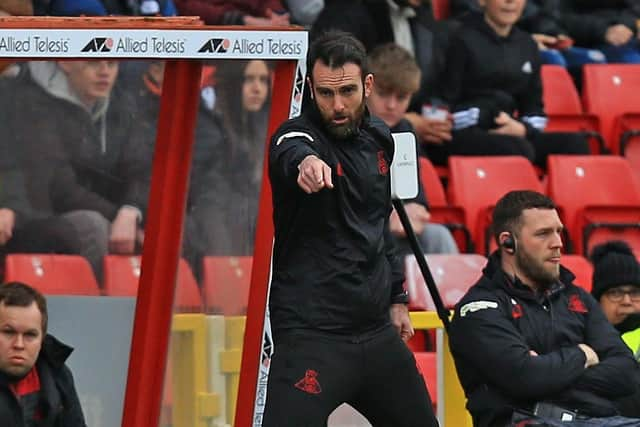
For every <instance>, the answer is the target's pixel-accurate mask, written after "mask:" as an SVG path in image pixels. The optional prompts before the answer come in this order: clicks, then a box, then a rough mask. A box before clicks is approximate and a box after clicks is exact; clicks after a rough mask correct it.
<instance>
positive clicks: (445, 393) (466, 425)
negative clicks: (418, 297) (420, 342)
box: [411, 311, 472, 427]
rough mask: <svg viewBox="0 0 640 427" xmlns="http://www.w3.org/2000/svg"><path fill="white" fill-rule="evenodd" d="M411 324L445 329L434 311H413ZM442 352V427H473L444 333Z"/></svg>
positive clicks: (439, 394) (420, 327)
mask: <svg viewBox="0 0 640 427" xmlns="http://www.w3.org/2000/svg"><path fill="white" fill-rule="evenodd" d="M411 323H412V324H413V327H414V329H424V330H426V329H443V325H442V321H441V320H440V318H438V314H437V313H436V312H433V311H412V312H411ZM443 344H444V345H443V346H442V348H441V349H438V350H440V351H442V360H443V363H442V370H440V369H438V375H442V378H443V381H442V384H443V390H438V391H439V392H440V391H442V393H438V396H442V397H438V405H441V404H442V405H444V411H443V413H444V419H443V420H441V421H442V426H441V427H471V426H472V423H471V416H470V415H469V412H467V410H466V408H465V402H466V398H465V396H464V391H463V390H462V386H461V385H460V381H459V380H458V374H457V372H456V367H455V364H454V362H453V357H452V356H451V351H450V349H449V337H448V336H447V334H446V332H445V333H444V340H443Z"/></svg>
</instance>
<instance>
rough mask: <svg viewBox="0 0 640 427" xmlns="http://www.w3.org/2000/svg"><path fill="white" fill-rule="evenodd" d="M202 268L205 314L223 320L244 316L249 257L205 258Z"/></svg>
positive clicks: (249, 269) (249, 264)
mask: <svg viewBox="0 0 640 427" xmlns="http://www.w3.org/2000/svg"><path fill="white" fill-rule="evenodd" d="M203 264H204V265H203V267H204V268H203V286H204V295H205V304H206V307H207V312H209V313H216V314H224V315H226V316H239V315H244V314H246V313H247V304H248V301H249V286H250V282H251V269H252V264H253V257H251V256H241V257H235V256H206V257H204V258H203Z"/></svg>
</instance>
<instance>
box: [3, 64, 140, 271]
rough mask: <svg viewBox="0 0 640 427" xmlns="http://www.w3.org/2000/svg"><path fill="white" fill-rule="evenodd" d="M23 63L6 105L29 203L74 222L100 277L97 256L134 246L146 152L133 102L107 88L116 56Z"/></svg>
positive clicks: (115, 71)
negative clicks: (11, 101) (11, 103)
mask: <svg viewBox="0 0 640 427" xmlns="http://www.w3.org/2000/svg"><path fill="white" fill-rule="evenodd" d="M27 68H28V70H27V71H28V73H25V75H23V76H21V77H20V78H19V81H18V82H17V83H16V86H17V88H16V93H19V94H20V96H17V97H16V100H15V101H14V104H15V105H14V106H13V108H12V110H13V117H14V119H13V120H14V122H15V123H16V125H15V126H14V127H15V139H16V141H15V144H16V146H19V147H21V148H22V150H24V155H23V158H22V168H23V171H24V174H25V182H26V187H27V193H28V196H29V199H30V202H31V205H32V206H33V208H34V209H37V210H38V211H39V212H41V213H44V214H56V215H64V217H66V218H68V219H70V220H71V221H72V222H73V225H74V227H75V228H76V230H77V232H78V234H79V235H80V236H82V242H81V245H82V250H81V252H80V254H81V255H84V256H85V257H86V258H87V259H89V261H90V262H91V265H92V266H93V268H94V271H96V272H97V275H98V277H100V267H101V263H102V257H103V255H105V254H106V253H107V252H108V251H111V252H113V253H122V254H128V253H133V252H134V250H135V248H136V243H137V239H138V237H139V236H138V231H139V230H138V225H139V223H140V221H141V218H142V213H143V210H144V207H145V206H146V203H147V194H148V184H149V176H150V164H151V156H152V155H151V151H150V150H149V148H148V147H147V146H146V145H145V144H144V141H143V140H142V136H141V135H140V130H139V129H138V127H137V126H136V116H135V110H134V108H133V105H134V103H133V101H132V100H131V99H130V98H129V97H128V96H126V95H127V94H125V93H119V94H115V93H112V89H113V84H114V82H115V79H116V76H117V74H118V63H117V62H114V61H60V62H30V63H29V64H28V67H27ZM27 74H28V75H27Z"/></svg>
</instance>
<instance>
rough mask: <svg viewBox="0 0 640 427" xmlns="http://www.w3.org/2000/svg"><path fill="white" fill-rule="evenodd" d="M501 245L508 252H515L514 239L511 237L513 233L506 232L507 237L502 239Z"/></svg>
mask: <svg viewBox="0 0 640 427" xmlns="http://www.w3.org/2000/svg"><path fill="white" fill-rule="evenodd" d="M502 247H503V248H504V249H505V251H506V252H507V253H508V254H512V255H513V254H515V253H516V240H515V239H514V238H513V234H511V233H507V237H505V239H504V240H503V241H502Z"/></svg>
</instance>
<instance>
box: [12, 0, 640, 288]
mask: <svg viewBox="0 0 640 427" xmlns="http://www.w3.org/2000/svg"><path fill="white" fill-rule="evenodd" d="M437 3H438V4H439V5H440V6H439V7H440V8H441V2H437ZM435 6H436V3H434V4H432V3H431V2H430V1H429V0H349V1H346V0H340V1H338V0H325V1H323V0H310V1H301V0H283V1H280V0H268V1H256V0H32V1H15V0H0V13H1V14H7V15H53V16H104V15H131V16H173V15H188V16H199V17H200V18H201V19H202V20H203V21H204V22H205V23H206V24H210V25H259V26H286V25H290V24H297V25H302V26H304V27H306V28H307V29H309V35H310V38H311V39H313V38H315V37H317V36H318V35H319V34H321V33H322V32H323V31H325V30H328V29H343V30H347V31H349V32H351V33H353V34H354V35H355V36H356V37H357V38H358V39H360V40H361V41H362V42H363V44H364V45H365V47H366V48H367V49H368V51H369V53H370V54H371V55H372V56H371V62H372V69H373V71H374V72H375V74H376V77H375V84H374V91H373V94H372V97H371V99H370V100H369V102H368V105H369V108H370V109H371V110H372V112H373V114H375V115H378V116H380V117H381V118H383V119H384V121H385V122H387V125H388V126H389V127H391V128H395V129H397V130H402V131H411V132H414V134H415V136H416V138H417V140H418V142H419V144H418V148H419V154H420V155H423V156H427V157H428V158H429V159H430V160H431V161H432V162H433V163H434V164H436V165H446V163H447V158H448V156H450V155H522V156H525V157H527V158H528V159H529V160H531V162H533V163H534V164H535V165H537V166H539V167H540V168H544V166H545V161H546V157H547V156H548V155H549V154H557V153H564V154H587V153H589V146H588V143H587V141H586V139H585V138H584V137H583V136H582V135H579V134H571V133H562V134H555V133H549V132H544V128H545V125H546V115H545V111H544V105H543V103H542V84H541V78H540V66H541V64H543V63H554V64H560V65H563V66H565V67H567V68H568V69H569V71H570V72H571V73H572V74H573V75H574V76H575V78H576V82H579V75H580V69H581V66H582V65H584V64H587V63H604V62H639V61H640V49H639V41H638V31H637V20H638V19H640V5H639V4H638V2H636V1H633V0H610V1H602V0H589V1H585V0H580V1H578V0H566V1H558V0H529V1H528V2H525V0H450V2H447V6H448V8H449V9H448V10H449V15H448V16H447V19H442V13H441V12H438V11H439V10H440V9H439V8H438V9H436V8H435ZM434 12H438V13H437V14H436V15H437V16H436V15H434ZM436 17H437V18H438V19H436ZM3 67H4V68H3V70H2V77H0V93H1V95H0V132H1V134H2V138H0V248H1V250H2V251H3V252H5V253H10V252H55V253H77V254H82V255H83V256H85V257H86V258H87V259H88V260H89V262H90V263H91V265H92V267H93V269H94V272H95V273H96V275H97V276H98V278H100V276H101V274H102V272H101V269H102V267H101V263H102V257H103V256H104V255H105V254H107V253H116V254H131V253H136V252H139V251H140V248H141V245H142V242H143V240H144V224H145V219H146V215H147V198H148V193H149V185H150V171H151V165H152V162H153V146H154V143H155V136H156V135H155V133H156V126H157V120H158V111H159V102H160V96H161V94H162V80H163V72H164V64H163V62H161V61H111V60H105V61H52V62H22V63H14V64H9V65H8V64H4V65H3ZM273 68H274V67H273V64H271V63H269V62H266V61H262V60H252V61H239V60H238V61H222V60H221V61H211V62H207V63H206V64H204V71H203V75H202V79H201V99H200V107H199V111H198V117H197V129H196V141H195V148H194V156H193V166H192V171H191V179H190V189H189V194H188V206H187V219H186V223H185V228H184V230H185V231H184V238H183V240H184V242H183V256H184V257H185V258H186V259H187V260H188V261H189V262H190V264H191V266H192V269H193V270H194V272H195V273H196V276H199V274H200V272H199V270H200V264H201V263H200V259H201V257H202V256H204V255H251V254H252V253H253V240H254V234H255V222H256V215H257V210H258V206H257V203H258V196H259V192H260V187H261V180H262V169H263V161H264V159H263V158H264V145H265V139H266V126H267V121H268V113H269V110H270V103H271V93H270V92H271V82H272V78H273ZM398 76H401V77H400V78H398ZM424 193H425V192H424V191H422V192H421V194H420V195H419V197H418V198H417V199H416V200H414V201H413V203H411V204H408V212H409V215H410V218H411V220H412V224H413V225H414V228H415V229H416V230H417V231H418V234H419V235H420V236H421V237H423V239H422V242H423V245H424V246H428V248H427V250H426V251H427V252H436V253H456V252H457V251H458V248H457V247H456V244H455V242H454V241H453V240H452V239H451V235H450V234H449V232H448V230H447V229H446V228H444V227H442V226H439V225H435V224H431V223H430V222H429V218H430V215H429V204H428V197H427V196H426V195H425V194H424ZM427 193H428V191H427ZM391 227H392V231H393V232H394V234H396V236H398V238H399V241H401V240H402V239H403V238H404V230H402V228H401V226H400V225H399V221H398V220H397V217H395V216H392V221H391ZM405 251H408V249H406V248H405Z"/></svg>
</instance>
